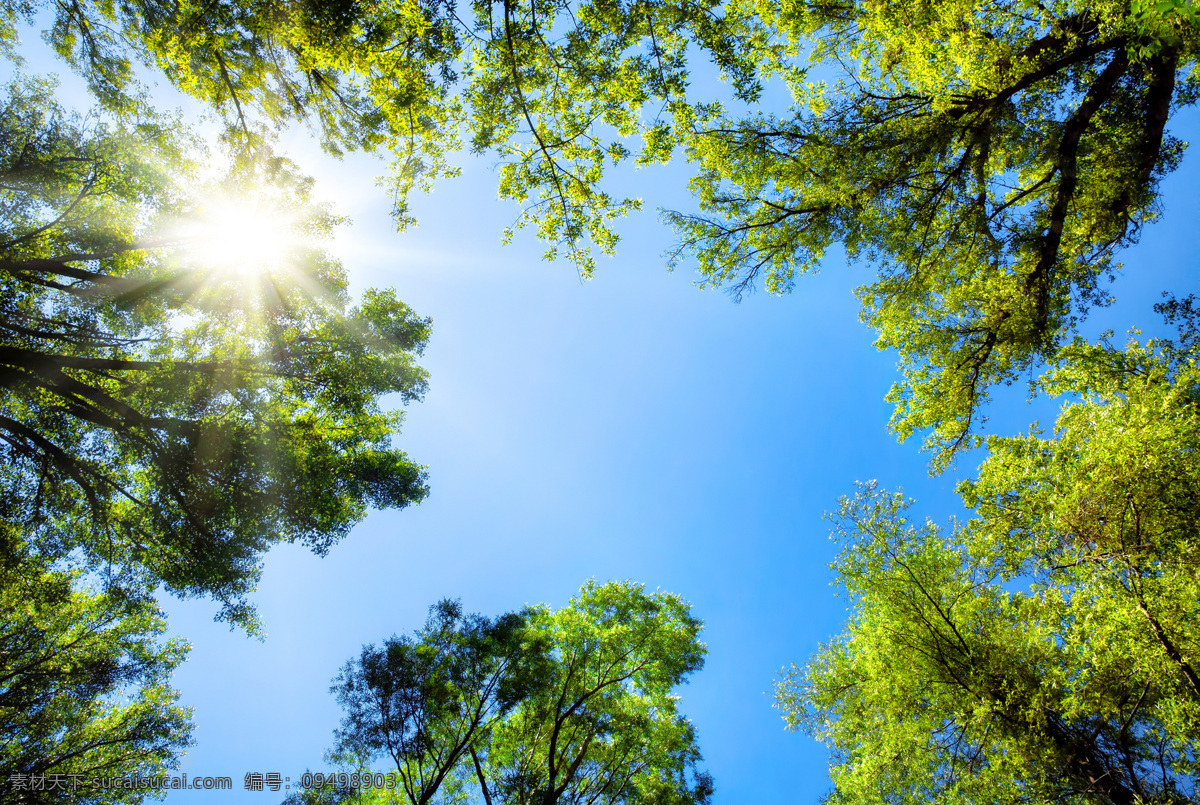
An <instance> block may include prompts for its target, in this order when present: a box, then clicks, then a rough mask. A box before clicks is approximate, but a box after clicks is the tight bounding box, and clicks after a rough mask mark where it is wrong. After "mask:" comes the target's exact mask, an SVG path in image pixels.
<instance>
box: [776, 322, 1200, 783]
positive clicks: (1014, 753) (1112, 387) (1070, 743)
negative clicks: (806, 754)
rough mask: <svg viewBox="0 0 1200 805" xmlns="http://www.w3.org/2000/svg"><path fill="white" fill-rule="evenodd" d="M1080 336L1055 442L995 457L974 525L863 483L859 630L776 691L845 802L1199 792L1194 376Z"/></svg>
mask: <svg viewBox="0 0 1200 805" xmlns="http://www.w3.org/2000/svg"><path fill="white" fill-rule="evenodd" d="M1164 308H1165V309H1166V310H1167V312H1168V313H1171V314H1172V315H1174V316H1175V317H1177V318H1180V319H1182V320H1183V321H1184V323H1185V327H1184V333H1183V338H1181V339H1180V341H1179V342H1178V343H1172V342H1159V343H1153V342H1152V343H1150V344H1147V345H1141V344H1138V343H1136V342H1134V343H1131V344H1130V345H1129V346H1128V347H1127V348H1126V349H1125V350H1117V349H1114V348H1112V347H1111V346H1108V345H1099V346H1095V345H1088V344H1085V343H1083V342H1081V341H1077V342H1075V343H1074V344H1072V345H1071V346H1069V347H1067V348H1066V349H1064V350H1063V352H1062V355H1061V358H1060V361H1059V363H1058V365H1057V367H1056V368H1055V370H1054V371H1053V372H1051V373H1050V375H1049V376H1048V377H1047V378H1046V379H1045V381H1044V385H1045V386H1046V388H1047V390H1048V391H1049V392H1051V393H1054V394H1060V395H1064V396H1066V397H1067V398H1068V399H1072V400H1074V401H1073V402H1071V403H1069V404H1068V405H1066V406H1065V407H1064V409H1063V411H1062V414H1061V416H1060V417H1059V420H1058V423H1057V425H1056V428H1055V432H1054V437H1053V438H1047V437H1045V436H1043V435H1040V434H1037V433H1034V434H1031V435H1028V436H1023V437H1018V438H993V439H990V440H989V441H988V449H989V452H990V455H989V457H988V458H987V460H986V461H985V462H984V463H983V465H982V466H981V468H980V471H979V477H978V479H977V480H975V481H971V482H967V483H964V484H963V485H962V487H961V492H962V494H963V496H964V500H965V501H966V502H967V504H968V505H969V506H970V507H972V508H973V509H974V510H975V516H974V517H972V518H971V519H970V520H969V521H968V522H967V523H966V524H965V525H961V526H955V527H953V528H951V529H949V530H943V529H940V528H938V527H936V526H934V525H932V524H925V525H915V524H911V523H909V522H908V521H907V520H906V518H905V516H904V509H905V507H906V505H907V504H906V502H905V501H904V500H903V499H902V497H900V496H898V495H884V494H881V493H878V492H876V491H875V490H874V489H873V488H869V487H868V488H867V489H865V490H863V491H862V492H860V494H859V495H858V496H857V497H856V498H854V499H853V500H848V501H844V502H843V505H842V508H841V510H840V512H839V515H838V518H837V523H838V526H837V531H836V533H837V536H838V538H839V539H840V540H841V541H843V543H844V550H843V552H842V554H841V556H840V557H839V559H838V561H837V563H836V564H835V566H834V569H835V570H836V572H837V574H838V583H839V584H840V585H841V586H843V587H844V588H845V589H846V591H847V594H848V598H849V601H850V604H851V619H850V623H849V625H848V626H847V628H846V631H845V632H844V633H843V634H842V635H840V636H839V637H837V638H836V639H835V640H834V641H833V642H832V643H830V644H828V645H827V646H824V647H823V648H822V649H821V651H820V652H819V653H818V654H817V655H816V657H814V658H813V659H812V660H811V661H810V662H809V663H808V665H807V666H805V667H804V668H796V669H794V670H793V672H792V673H791V674H790V675H789V676H788V677H787V678H786V679H785V680H784V681H783V682H781V684H780V686H779V690H778V692H779V702H780V706H781V707H782V708H783V710H784V712H785V717H786V718H787V720H788V723H789V724H790V725H791V726H793V727H802V728H804V729H806V730H808V731H810V732H811V733H812V734H814V735H816V736H817V737H818V738H820V739H822V740H824V741H825V742H827V743H828V744H830V746H831V747H833V749H834V752H835V755H834V767H833V772H832V774H833V779H834V784H835V794H834V796H833V801H835V802H862V803H866V802H946V803H951V802H979V803H985V802H988V803H991V802H1002V801H1011V800H1015V799H1020V800H1023V801H1034V802H1046V801H1060V800H1066V801H1071V802H1080V803H1083V802H1111V803H1131V802H1192V801H1194V800H1195V797H1196V795H1197V792H1196V782H1197V779H1198V778H1200V757H1198V756H1197V753H1196V746H1197V739H1198V738H1200V675H1198V674H1197V661H1198V660H1200V628H1198V626H1197V625H1198V624H1200V576H1198V575H1197V573H1196V568H1197V566H1198V565H1200V540H1198V539H1197V533H1196V527H1195V523H1196V518H1197V513H1198V512H1200V484H1198V481H1197V479H1198V478H1200V467H1198V466H1196V461H1197V458H1196V456H1197V454H1198V453H1200V367H1197V365H1196V359H1195V356H1196V341H1195V334H1196V329H1195V311H1194V310H1193V306H1192V300H1187V301H1185V302H1183V303H1179V302H1171V303H1168V304H1167V305H1165V306H1164Z"/></svg>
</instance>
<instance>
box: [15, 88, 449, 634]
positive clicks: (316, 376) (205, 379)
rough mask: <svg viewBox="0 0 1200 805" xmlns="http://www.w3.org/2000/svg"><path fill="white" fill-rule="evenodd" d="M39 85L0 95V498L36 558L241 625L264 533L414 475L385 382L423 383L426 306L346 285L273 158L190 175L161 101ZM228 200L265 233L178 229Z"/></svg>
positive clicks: (391, 499)
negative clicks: (60, 94) (249, 250)
mask: <svg viewBox="0 0 1200 805" xmlns="http://www.w3.org/2000/svg"><path fill="white" fill-rule="evenodd" d="M53 91H54V90H53V85H52V84H50V83H47V82H45V81H17V82H15V83H13V84H12V85H10V86H9V88H8V92H7V98H6V99H5V100H4V101H3V106H2V107H0V185H2V186H0V204H3V215H2V216H0V283H2V287H3V294H2V295H0V488H2V489H3V495H2V499H3V503H2V504H0V512H2V514H3V519H4V521H5V522H6V523H9V524H11V525H12V526H13V527H14V528H16V529H18V530H19V531H20V533H21V534H22V535H23V538H26V539H28V542H29V545H30V550H31V551H33V553H34V554H36V555H37V556H39V557H42V558H45V559H56V558H61V557H65V556H68V555H71V554H73V552H81V553H82V555H83V556H84V557H85V558H86V560H87V561H88V562H89V564H90V566H91V567H93V568H97V569H100V570H102V572H103V573H104V574H105V575H106V576H107V577H120V578H124V579H125V580H126V581H129V582H130V583H132V581H131V580H132V579H135V578H140V579H142V580H143V581H146V582H149V583H159V582H161V583H163V584H165V585H166V586H167V588H168V589H169V590H171V591H172V592H174V593H176V594H179V595H185V596H186V595H211V596H213V597H215V598H217V599H218V600H220V601H221V602H222V604H223V609H222V612H221V617H224V618H226V619H228V620H230V621H232V622H235V623H239V624H241V625H243V626H245V627H247V628H251V629H253V628H254V616H253V610H252V608H251V607H250V606H249V604H248V603H247V602H246V599H245V596H246V593H248V592H249V591H250V590H251V589H253V585H254V583H255V580H256V578H257V575H258V572H259V564H260V555H261V553H262V552H263V551H264V550H265V549H266V548H268V547H269V546H270V545H272V544H274V543H277V542H280V541H296V540H299V541H301V542H303V543H304V544H306V545H308V546H310V547H311V548H312V549H313V550H314V551H316V552H317V553H323V552H324V551H326V550H327V549H328V548H329V546H330V545H331V544H332V543H333V542H335V541H336V540H337V539H338V538H340V537H341V536H342V535H344V534H345V533H346V532H347V531H348V530H349V528H350V527H351V526H352V525H353V524H354V523H355V522H357V521H358V520H359V519H361V517H362V516H363V514H364V513H365V510H366V507H367V505H368V504H369V505H374V506H379V507H388V506H392V507H402V506H405V505H407V504H409V503H412V502H416V501H419V500H421V499H422V498H423V497H424V496H425V494H426V491H427V490H426V486H425V484H424V478H425V475H424V471H423V469H422V468H421V467H419V466H417V465H415V464H414V463H413V462H411V461H410V460H409V459H408V458H407V457H406V456H405V454H404V453H403V452H401V451H400V450H398V449H396V448H394V447H393V446H392V444H391V437H392V435H393V434H394V433H395V432H396V431H397V429H398V427H399V423H400V419H401V418H400V415H399V414H394V413H387V412H385V411H383V410H382V409H381V407H380V405H379V401H380V398H381V397H382V396H383V395H386V394H393V393H397V394H399V395H400V398H401V399H402V400H403V401H405V402H408V401H411V400H414V399H419V398H420V397H421V395H422V393H423V391H424V389H425V385H426V375H425V373H424V371H423V370H422V369H420V368H419V367H417V366H416V365H415V364H414V363H413V360H414V357H415V356H416V355H418V354H420V352H421V350H422V348H423V346H424V344H425V342H426V339H427V338H428V334H429V320H428V319H423V318H420V317H418V316H416V315H415V314H414V313H413V311H412V310H411V309H410V308H408V307H407V306H406V305H404V304H403V303H402V302H400V301H399V300H398V299H396V297H395V296H394V294H393V293H392V292H390V291H368V292H367V293H366V294H365V295H364V297H363V300H362V302H361V303H360V304H359V305H357V306H354V307H351V306H350V300H349V299H348V297H347V294H346V279H345V274H344V272H343V270H342V268H341V266H340V264H338V263H337V262H336V261H334V260H333V259H331V258H330V257H329V256H328V255H327V254H326V253H325V252H324V251H323V250H322V249H321V248H320V240H321V238H323V237H324V236H326V235H327V234H328V232H329V231H330V228H331V227H332V226H333V225H334V223H336V219H335V218H334V217H333V216H332V215H331V214H330V213H329V211H328V210H327V209H325V208H323V207H321V206H320V205H317V204H314V203H313V202H312V200H311V182H310V181H309V180H307V179H305V178H304V177H303V176H301V175H299V174H298V173H297V172H296V170H295V168H294V166H292V165H291V164H290V163H289V162H287V161H286V160H284V159H281V158H278V157H274V156H272V155H270V154H269V153H266V152H264V151H261V150H260V151H258V152H257V153H251V152H241V153H242V156H241V157H240V158H239V161H238V162H237V163H236V164H235V166H234V169H233V171H232V173H231V174H230V176H229V177H228V178H227V179H225V180H224V181H223V182H222V183H220V185H219V186H218V187H216V188H212V189H211V190H212V192H210V193H209V194H208V195H207V196H205V195H203V194H201V193H200V192H199V191H200V190H201V189H203V188H202V187H201V185H200V183H199V181H198V180H196V179H194V178H191V177H190V175H189V171H190V169H189V164H188V158H189V157H188V154H189V153H190V151H189V149H191V148H192V146H191V145H190V144H189V143H187V142H186V141H182V140H181V137H180V136H177V134H176V133H175V130H176V129H177V128H178V127H177V126H176V125H174V124H173V122H172V121H167V120H156V119H147V118H140V119H137V120H124V121H115V122H113V121H109V122H105V121H104V120H103V118H96V117H90V118H88V119H86V120H85V119H81V118H79V117H78V116H74V115H70V114H67V113H66V112H64V111H63V110H62V109H61V108H60V107H58V106H57V105H56V104H55V103H54V101H53ZM231 198H233V199H241V201H240V202H239V203H240V204H242V205H243V207H242V208H241V209H243V211H244V210H245V209H246V205H247V204H249V205H250V208H251V212H253V209H255V208H257V209H266V210H270V211H271V212H272V214H273V215H274V216H275V220H276V221H277V222H278V227H279V228H280V229H281V231H282V235H281V236H280V237H279V238H277V239H271V238H267V239H266V241H265V242H268V243H270V244H272V245H273V247H274V248H275V250H276V253H272V254H265V255H257V256H255V257H254V259H250V258H251V255H247V254H236V253H235V254H232V255H229V256H227V259H226V261H225V262H222V261H213V260H211V259H209V252H210V251H211V249H212V243H211V242H212V240H213V239H214V237H222V238H228V237H229V236H230V233H229V232H228V231H221V232H219V233H214V232H211V231H210V232H209V233H208V235H207V240H206V239H205V238H197V236H196V227H197V226H198V225H201V224H204V222H205V220H209V224H208V225H209V228H210V229H211V228H212V223H211V221H212V220H214V216H217V217H216V219H215V220H221V219H220V217H219V215H217V214H218V213H219V212H220V210H221V206H222V205H223V204H228V203H230V202H229V201H228V199H231ZM248 200H254V201H248ZM226 225H228V224H227V223H226ZM257 234H258V236H260V237H259V239H260V241H261V240H262V236H263V235H264V233H262V232H259V233H257ZM243 245H244V244H243ZM230 261H232V262H230ZM139 583H140V582H139Z"/></svg>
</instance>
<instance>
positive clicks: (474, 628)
mask: <svg viewBox="0 0 1200 805" xmlns="http://www.w3.org/2000/svg"><path fill="white" fill-rule="evenodd" d="M699 631H700V622H699V621H697V620H696V619H695V618H693V617H692V615H691V613H690V611H689V609H688V606H687V605H686V604H685V603H684V602H683V601H682V600H680V599H679V598H678V597H677V596H674V595H669V594H665V593H653V594H647V593H646V592H644V591H643V589H642V588H641V587H640V586H639V585H634V584H630V583H609V584H603V585H599V584H595V583H594V582H589V583H588V584H587V585H585V587H584V588H583V589H582V590H581V591H580V594H579V595H578V596H577V597H576V598H574V599H572V600H571V602H570V603H569V604H568V605H567V606H566V607H564V608H562V609H560V610H557V611H554V610H551V609H549V608H548V607H545V606H539V607H533V608H530V609H526V610H524V611H523V612H520V613H510V614H507V615H503V616H501V617H500V618H497V619H496V620H494V621H491V620H488V619H486V618H482V617H480V616H478V615H473V616H464V615H463V614H462V612H461V610H460V609H459V608H458V606H457V604H454V603H453V602H448V601H447V602H442V603H441V604H439V605H438V606H435V607H434V608H433V609H432V614H431V618H430V621H429V623H428V624H427V625H426V627H425V628H424V629H422V630H420V631H419V632H418V633H417V634H416V636H415V639H409V638H392V639H391V640H389V641H387V642H386V643H385V644H384V645H383V646H382V647H379V648H376V647H374V646H368V647H366V648H364V650H363V654H362V656H361V658H359V659H358V660H357V661H353V662H351V663H349V664H347V666H346V668H345V669H344V670H343V672H342V674H341V675H340V676H339V677H338V679H337V680H336V682H335V686H334V690H335V691H336V692H337V693H338V698H339V701H341V703H342V705H343V706H344V707H345V708H346V718H345V719H344V720H343V722H342V728H341V729H340V730H339V731H338V737H339V743H338V746H337V749H336V751H335V752H334V753H333V754H332V755H331V756H330V760H332V761H335V762H343V763H346V764H349V765H348V767H349V768H352V769H354V771H356V772H359V773H361V772H362V771H364V770H369V769H370V765H371V763H372V762H373V761H374V760H375V759H376V758H378V757H380V756H384V757H386V758H387V760H388V761H389V765H391V769H390V770H389V771H390V776H391V779H392V780H393V781H394V784H393V785H392V786H391V787H390V788H389V789H375V790H368V791H363V792H361V793H356V792H353V791H348V790H343V791H341V792H339V791H338V790H337V787H336V786H327V787H325V788H323V789H316V790H312V791H308V792H300V793H297V794H294V795H293V796H292V797H290V798H289V801H292V802H297V803H300V802H311V803H325V802H364V803H367V802H370V803H375V802H399V803H406V804H407V805H425V803H428V802H434V801H445V802H464V803H465V802H479V803H486V805H500V804H501V803H508V804H509V805H554V803H572V802H592V803H599V804H600V805H619V804H620V803H643V802H656V803H663V805H671V804H673V805H697V804H698V803H705V802H707V801H708V797H709V795H710V793H711V790H712V783H711V780H710V778H709V777H708V775H707V774H705V773H703V772H701V771H699V770H698V768H697V765H698V763H699V762H700V752H699V749H698V748H697V746H696V736H695V732H694V730H693V728H692V726H691V724H690V723H689V722H688V721H687V720H686V719H685V718H683V717H682V716H681V715H680V714H679V712H678V708H677V697H676V696H674V695H672V691H673V690H674V688H675V687H676V686H678V685H679V684H680V683H681V682H682V681H683V680H684V679H685V678H686V677H687V676H688V675H689V674H690V673H692V672H693V671H695V670H698V669H699V668H700V666H701V665H702V664H703V657H704V646H703V645H702V644H701V643H700V642H699V641H698V639H697V638H698V634H699ZM343 788H344V786H343Z"/></svg>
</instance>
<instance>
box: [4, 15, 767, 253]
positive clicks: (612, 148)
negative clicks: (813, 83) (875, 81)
mask: <svg viewBox="0 0 1200 805" xmlns="http://www.w3.org/2000/svg"><path fill="white" fill-rule="evenodd" d="M43 7H45V11H46V12H49V11H50V10H51V7H52V9H53V14H54V22H53V24H52V25H51V27H50V28H49V29H48V30H47V31H46V36H47V38H48V39H49V40H50V42H51V43H52V45H53V46H54V47H55V49H56V50H57V51H58V52H59V54H60V55H62V56H63V58H64V59H65V60H66V61H67V62H68V63H70V64H71V65H72V66H73V67H75V68H76V69H77V70H78V71H79V72H80V73H81V74H82V75H83V76H84V77H85V78H86V79H87V80H88V82H89V84H90V85H91V87H92V91H93V93H94V94H95V95H96V96H97V97H98V98H100V99H102V100H103V101H104V102H105V103H106V104H107V105H108V106H109V108H112V109H115V110H125V109H129V108H133V107H136V106H137V105H138V102H139V101H138V96H137V92H136V90H135V89H134V87H133V81H132V75H133V70H132V66H131V64H132V62H133V61H135V60H140V61H142V62H144V63H146V64H150V65H152V66H154V67H156V68H159V69H161V70H162V71H163V73H165V75H166V76H167V77H168V78H169V79H170V80H171V81H172V83H174V84H175V86H177V87H179V88H180V89H182V90H184V91H185V92H188V93H191V94H192V95H194V96H196V97H198V98H200V99H201V100H203V101H205V102H207V103H209V104H211V105H212V106H214V107H215V108H217V109H218V110H219V111H220V112H221V113H222V114H223V116H224V119H225V120H226V121H227V122H228V123H229V124H230V125H231V126H232V127H233V128H234V129H235V130H236V131H240V132H241V133H242V134H244V135H250V136H251V137H252V138H255V137H258V136H260V135H261V133H262V130H263V129H264V128H270V127H274V126H277V125H281V124H283V123H286V122H291V121H297V120H306V121H308V122H310V123H311V124H312V125H313V127H314V128H315V129H316V130H317V132H318V133H319V134H320V136H321V137H322V141H323V142H324V144H325V146H326V147H327V148H328V149H329V150H330V151H332V152H334V153H340V152H341V151H342V150H343V149H356V148H364V149H367V150H375V149H385V150H388V151H390V152H391V153H392V154H393V155H394V156H395V162H394V163H393V166H392V171H391V176H390V185H391V187H392V189H393V191H394V192H395V200H396V217H397V221H398V222H399V223H400V224H401V225H403V224H405V223H408V222H410V221H411V218H410V216H409V214H408V207H407V201H406V198H407V194H408V192H409V190H410V189H411V188H412V187H413V186H415V185H420V186H427V184H428V182H429V181H431V180H433V179H434V178H436V177H438V176H443V175H453V174H454V173H455V172H456V171H455V170H454V169H451V168H450V167H449V165H448V162H447V156H448V154H449V153H450V152H452V151H453V150H456V149H457V148H458V147H459V145H460V142H461V133H462V130H463V128H464V126H465V128H466V129H467V131H468V132H469V137H470V147H471V148H472V150H474V151H476V152H479V153H482V152H486V151H489V150H493V151H494V152H495V153H496V154H497V155H498V156H499V157H500V159H501V161H502V162H503V167H502V169H501V174H502V178H501V181H500V191H501V194H502V195H503V196H504V197H506V198H511V199H515V200H517V201H519V202H521V203H523V204H524V203H526V202H527V201H528V200H529V199H530V197H531V196H533V197H535V200H533V201H532V202H531V203H530V204H529V208H528V209H527V210H526V214H525V215H523V216H522V217H521V219H520V220H519V222H518V225H520V226H523V225H526V224H534V225H535V226H536V227H537V228H538V231H539V235H540V236H541V237H543V238H544V239H546V240H547V241H549V242H550V244H551V246H550V250H549V253H550V254H551V255H554V254H557V251H558V249H559V248H560V247H562V248H565V250H566V252H567V255H568V256H569V257H571V258H572V259H573V260H575V261H576V262H577V263H578V264H579V265H580V267H581V269H582V270H583V271H584V272H585V273H590V271H591V268H592V263H591V258H590V256H589V254H588V251H587V243H588V241H589V240H590V241H591V242H592V243H593V244H594V245H596V246H599V247H600V248H601V249H602V250H604V251H606V252H609V251H611V250H612V248H613V245H614V244H615V241H616V236H615V234H614V232H613V230H612V228H611V225H610V224H611V221H612V219H613V218H615V217H617V216H620V215H623V214H625V213H626V212H628V211H629V210H632V209H636V208H637V207H638V206H639V202H638V201H637V200H636V199H634V198H629V197H627V198H623V199H614V198H612V197H610V196H609V195H608V193H607V192H603V191H601V190H599V189H598V184H599V182H600V180H601V178H602V176H603V174H604V171H605V168H606V165H607V164H608V163H615V162H619V161H622V160H624V159H626V158H628V157H629V156H630V151H629V149H628V148H627V146H626V145H624V144H623V143H622V140H624V139H626V138H628V137H630V136H633V135H636V134H638V133H639V132H641V131H643V130H644V129H645V130H647V132H648V134H649V136H648V138H647V140H646V142H645V144H644V148H643V149H642V151H641V159H642V160H644V161H656V160H660V159H663V158H664V157H665V155H666V153H667V152H669V144H670V140H671V137H670V132H671V128H670V126H668V125H667V122H668V121H669V120H671V119H672V118H673V116H674V115H675V114H676V112H677V111H680V110H682V109H683V108H684V107H687V106H690V103H689V102H688V100H687V98H686V86H687V83H688V68H687V61H686V57H685V55H686V51H687V49H688V47H689V46H692V45H694V46H696V47H698V48H700V49H701V51H702V52H705V53H707V54H709V55H710V56H711V57H712V58H713V59H714V60H715V62H716V63H717V65H718V66H719V67H720V69H721V70H722V71H723V72H725V73H726V74H727V75H729V76H730V77H731V78H732V79H733V80H734V82H735V84H736V86H737V94H738V96H739V97H743V98H746V99H751V98H753V97H755V96H756V94H757V92H758V87H757V84H756V82H755V80H754V67H753V64H752V62H751V61H750V60H749V59H748V57H747V55H746V52H748V50H749V49H750V48H751V47H752V44H753V42H752V40H753V38H754V36H755V34H754V32H753V31H752V30H751V28H752V26H751V19H752V18H751V17H750V16H749V15H748V14H747V13H746V12H745V10H739V9H731V8H723V7H722V6H721V4H720V2H719V0H699V2H694V1H693V0H684V1H683V2H679V1H678V0H666V1H665V2H664V1H663V0H649V1H647V0H638V2H635V3H622V2H612V0H593V1H592V2H584V3H572V2H566V1H565V0H555V1H554V2H545V1H544V0H542V1H541V2H538V1H537V0H535V1H534V2H525V3H517V2H509V0H503V2H491V0H475V1H474V2H472V3H471V4H470V5H469V7H467V6H466V5H465V4H463V5H462V6H461V7H460V4H458V3H456V2H454V1H453V0H420V1H419V2H398V1H397V2H382V3H370V4H364V3H353V2H333V3H314V2H309V0H286V2H269V3H268V2H240V3H231V2H217V3H213V2H203V3H200V2H181V3H171V4H163V3H154V2H145V1H143V0H139V1H138V2H132V3H122V4H116V5H114V4H111V3H93V2H89V1H88V0H83V1H82V2H75V3H72V4H70V5H69V6H64V5H52V4H49V3H45V4H42V3H36V2H28V3H20V4H18V3H15V2H9V3H6V4H4V5H3V9H2V11H0V21H2V22H4V23H5V25H4V28H6V29H7V30H0V41H8V42H9V43H10V47H11V43H12V42H13V41H15V38H16V30H17V28H16V23H17V21H18V20H20V19H22V18H24V19H25V20H27V21H30V22H32V21H33V20H34V19H35V16H36V15H37V13H38V12H39V11H40V10H43ZM643 111H646V112H648V113H649V114H650V115H652V116H654V117H655V121H654V122H653V123H652V124H651V125H650V126H649V127H646V126H644V125H643V123H642V121H641V115H642V113H643ZM664 149H665V150H664Z"/></svg>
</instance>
